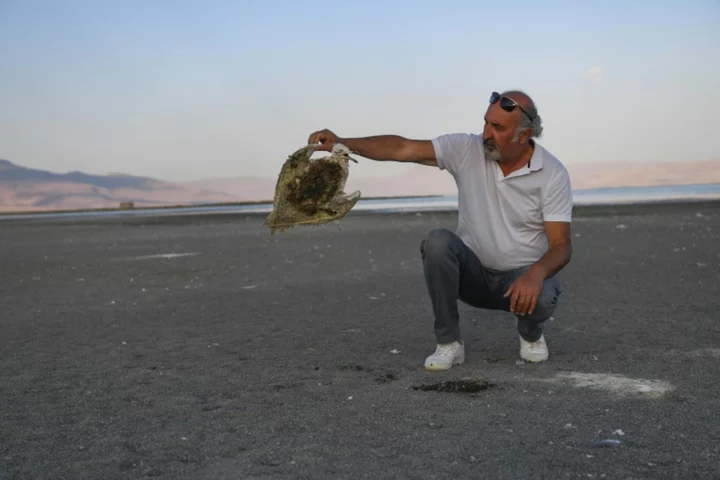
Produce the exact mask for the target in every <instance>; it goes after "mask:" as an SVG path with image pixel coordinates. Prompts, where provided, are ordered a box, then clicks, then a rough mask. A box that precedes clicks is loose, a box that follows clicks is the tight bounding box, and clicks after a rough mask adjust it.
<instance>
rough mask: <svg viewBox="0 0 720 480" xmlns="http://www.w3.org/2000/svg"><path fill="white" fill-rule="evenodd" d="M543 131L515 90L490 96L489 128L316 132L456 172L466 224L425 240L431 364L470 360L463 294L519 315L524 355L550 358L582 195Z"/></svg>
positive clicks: (321, 138) (364, 152) (368, 153)
mask: <svg viewBox="0 0 720 480" xmlns="http://www.w3.org/2000/svg"><path fill="white" fill-rule="evenodd" d="M541 134H542V120H541V118H540V116H539V115H538V113H537V108H536V107H535V104H534V102H533V101H532V99H531V98H530V97H529V96H528V95H526V94H525V93H523V92H521V91H508V92H505V93H503V94H498V93H496V92H493V94H492V95H491V96H490V105H489V106H488V109H487V111H486V113H485V126H484V129H483V133H482V135H476V134H465V133H455V134H447V135H441V136H439V137H436V138H434V139H432V140H411V139H407V138H403V137H400V136H397V135H380V136H372V137H364V138H339V137H337V136H336V135H335V134H334V133H333V132H331V131H329V130H322V131H318V132H315V133H313V134H311V135H310V138H309V143H311V144H317V143H319V144H320V145H319V146H318V149H319V150H330V149H332V146H333V144H335V143H342V144H344V145H345V146H346V147H348V148H349V149H350V150H352V151H354V152H356V153H357V154H358V155H361V156H363V157H366V158H369V159H373V160H378V161H386V160H390V161H397V162H414V163H419V164H423V165H431V166H437V167H438V168H440V169H441V170H447V171H448V172H449V173H450V174H451V175H452V176H453V177H454V178H455V182H456V184H457V187H458V207H459V211H458V224H457V230H456V232H451V231H449V230H447V229H435V230H432V231H431V232H430V233H429V234H428V236H427V238H426V239H425V240H424V241H423V242H422V243H421V247H420V251H421V254H422V260H423V266H424V271H425V281H426V284H427V289H428V293H429V295H430V299H431V301H432V308H433V313H434V315H435V336H436V340H437V349H436V350H435V352H434V353H433V354H432V355H430V356H429V357H427V359H426V360H425V369H427V370H430V371H436V370H448V369H450V368H452V366H453V365H459V364H461V363H463V362H464V361H465V344H464V342H463V340H462V337H461V335H460V328H459V314H458V307H457V301H458V300H461V301H463V302H464V303H466V304H468V305H471V306H473V307H476V308H484V309H491V310H504V311H508V312H511V313H513V314H514V315H515V316H516V318H517V330H518V334H519V339H520V357H521V358H522V359H523V360H525V361H528V362H542V361H544V360H546V359H547V358H548V347H547V343H546V341H545V337H544V334H543V330H544V325H545V322H546V321H547V320H548V319H549V318H550V316H551V315H552V314H553V312H554V311H555V308H556V305H557V299H558V297H559V295H560V293H561V291H560V287H559V284H558V281H557V279H556V277H555V275H556V274H557V273H558V272H559V271H560V270H561V269H562V268H563V267H565V265H567V263H568V262H569V261H570V256H571V251H572V246H571V241H570V220H571V214H572V205H573V203H572V192H571V185H570V177H569V175H568V172H567V170H566V169H565V167H564V166H563V164H562V163H561V162H560V161H559V160H558V159H557V158H555V157H554V156H553V155H552V154H550V152H548V151H547V150H546V149H545V148H543V147H542V146H540V145H539V144H538V143H537V142H536V141H535V140H533V139H534V138H538V137H540V135H541Z"/></svg>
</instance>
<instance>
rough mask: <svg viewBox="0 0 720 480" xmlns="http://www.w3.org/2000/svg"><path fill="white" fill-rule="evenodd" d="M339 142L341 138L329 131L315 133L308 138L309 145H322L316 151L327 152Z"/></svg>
mask: <svg viewBox="0 0 720 480" xmlns="http://www.w3.org/2000/svg"><path fill="white" fill-rule="evenodd" d="M339 142H340V138H339V137H338V136H337V135H335V134H334V133H333V132H331V131H330V130H327V129H325V130H319V131H317V132H314V133H312V134H311V135H310V137H309V138H308V145H315V144H317V143H320V145H318V146H317V148H316V150H319V151H326V152H329V151H330V150H332V148H333V145H335V144H336V143H339Z"/></svg>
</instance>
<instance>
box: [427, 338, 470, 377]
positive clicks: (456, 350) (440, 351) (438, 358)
mask: <svg viewBox="0 0 720 480" xmlns="http://www.w3.org/2000/svg"><path fill="white" fill-rule="evenodd" d="M463 362H465V345H464V344H463V343H461V342H452V343H442V344H440V345H438V346H437V349H435V353H433V354H432V355H430V356H429V357H427V358H426V359H425V370H428V371H430V372H435V371H440V370H450V369H451V368H452V367H453V365H460V364H461V363H463Z"/></svg>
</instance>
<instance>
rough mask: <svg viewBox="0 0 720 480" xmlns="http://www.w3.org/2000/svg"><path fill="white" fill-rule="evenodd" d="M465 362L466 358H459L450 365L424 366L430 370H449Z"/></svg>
mask: <svg viewBox="0 0 720 480" xmlns="http://www.w3.org/2000/svg"><path fill="white" fill-rule="evenodd" d="M463 363H465V359H464V358H462V359H459V360H455V361H454V362H453V363H452V364H451V365H450V366H449V367H447V368H445V367H441V366H432V365H425V366H424V368H425V370H427V371H428V372H447V371H448V370H452V368H453V367H457V366H460V365H462V364H463Z"/></svg>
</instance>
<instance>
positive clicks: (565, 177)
mask: <svg viewBox="0 0 720 480" xmlns="http://www.w3.org/2000/svg"><path fill="white" fill-rule="evenodd" d="M572 209H573V197H572V185H571V182H570V175H569V174H568V172H567V170H565V169H562V170H561V171H560V173H558V175H555V177H554V178H553V180H552V181H551V182H550V184H549V185H548V190H547V193H546V194H545V199H544V201H543V207H542V212H543V220H545V221H546V222H570V220H571V219H572Z"/></svg>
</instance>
